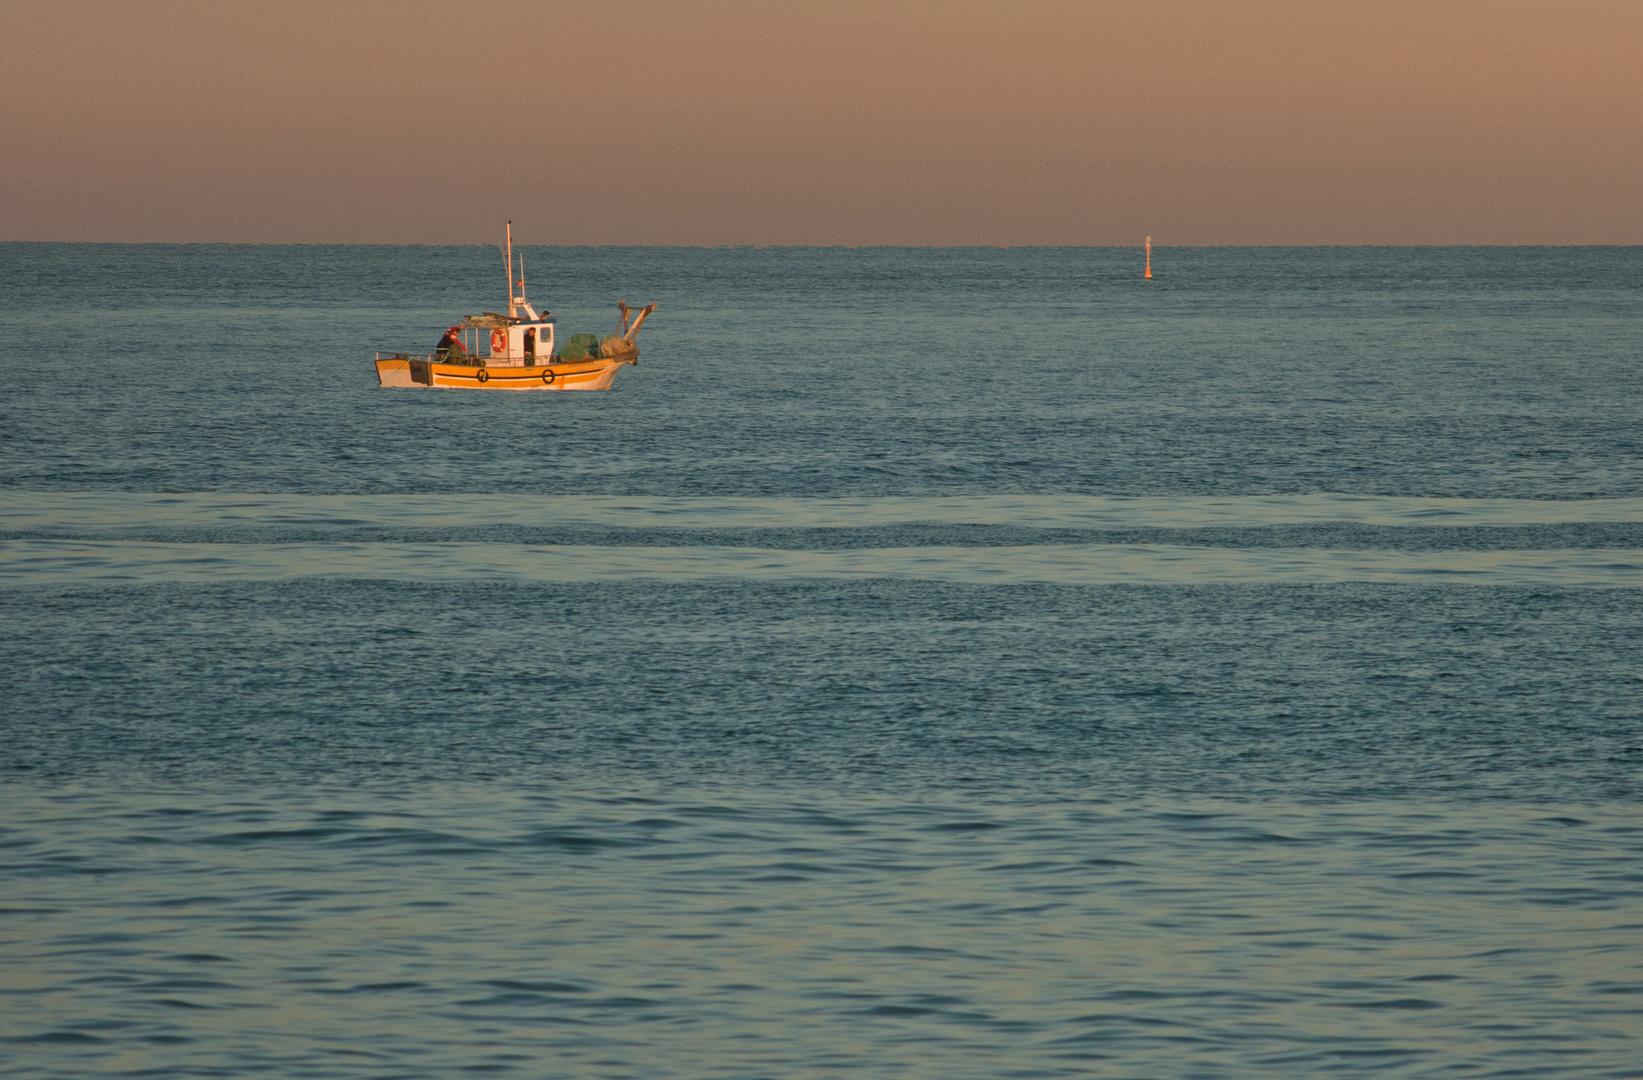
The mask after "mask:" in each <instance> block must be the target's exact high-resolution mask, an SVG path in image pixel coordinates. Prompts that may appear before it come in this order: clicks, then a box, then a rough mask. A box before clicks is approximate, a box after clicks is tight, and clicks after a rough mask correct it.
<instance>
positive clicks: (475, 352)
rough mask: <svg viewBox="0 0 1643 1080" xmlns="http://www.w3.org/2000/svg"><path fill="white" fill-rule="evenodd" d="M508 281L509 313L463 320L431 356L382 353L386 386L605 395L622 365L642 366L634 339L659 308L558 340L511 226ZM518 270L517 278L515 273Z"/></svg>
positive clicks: (380, 371) (627, 313) (381, 379)
mask: <svg viewBox="0 0 1643 1080" xmlns="http://www.w3.org/2000/svg"><path fill="white" fill-rule="evenodd" d="M503 260H504V263H503V265H504V267H505V268H506V270H507V275H508V303H507V314H505V315H504V314H501V313H498V312H495V311H487V312H485V313H483V314H480V315H467V316H464V317H463V319H462V322H461V323H459V324H458V325H456V326H452V327H451V328H450V329H448V330H446V331H445V336H444V337H442V338H440V340H439V345H438V347H437V348H436V349H435V350H434V351H433V352H430V353H410V352H380V351H379V352H378V353H377V354H376V367H377V382H378V383H380V384H381V385H383V386H429V387H433V386H456V387H466V388H468V389H470V390H606V389H609V388H610V384H611V380H613V379H615V378H616V372H617V370H618V369H619V368H621V367H622V365H624V364H634V365H637V364H638V363H639V346H638V345H636V344H634V339H635V338H636V337H638V335H639V328H640V327H641V326H643V325H644V323H645V319H646V318H648V317H649V316H650V313H651V312H653V311H655V310H656V305H655V304H647V305H645V306H644V307H642V308H638V309H637V310H636V309H634V308H632V307H630V306H629V305H628V304H626V303H620V304H617V305H616V309H617V311H618V312H620V313H621V319H620V321H619V322H618V323H617V325H616V332H615V333H614V334H610V335H607V336H606V337H604V338H602V339H601V338H600V337H599V336H598V335H596V334H572V335H571V336H570V337H569V338H567V339H566V340H565V341H563V342H560V341H559V340H558V338H557V337H556V327H555V325H554V318H553V313H552V312H550V311H545V310H544V311H541V312H538V311H537V310H536V308H534V307H532V306H531V302H530V300H528V299H527V298H526V296H525V256H523V255H520V256H519V261H518V263H517V264H516V263H515V262H514V254H513V222H511V221H510V222H508V228H507V234H506V240H505V242H504V244H503ZM516 271H517V272H516Z"/></svg>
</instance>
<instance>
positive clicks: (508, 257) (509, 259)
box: [502, 221, 519, 319]
mask: <svg viewBox="0 0 1643 1080" xmlns="http://www.w3.org/2000/svg"><path fill="white" fill-rule="evenodd" d="M502 261H503V263H504V265H506V267H507V270H508V318H510V319H511V318H513V317H514V316H516V315H518V314H519V312H518V309H517V308H516V307H515V306H514V302H513V222H511V221H510V222H508V244H507V250H506V251H505V252H503V255H502Z"/></svg>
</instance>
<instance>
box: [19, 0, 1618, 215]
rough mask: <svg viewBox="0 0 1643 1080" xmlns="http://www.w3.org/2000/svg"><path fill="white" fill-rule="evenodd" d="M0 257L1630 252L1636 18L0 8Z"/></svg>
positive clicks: (1226, 9) (1250, 1) (590, 8)
mask: <svg viewBox="0 0 1643 1080" xmlns="http://www.w3.org/2000/svg"><path fill="white" fill-rule="evenodd" d="M0 41H4V42H5V43H6V47H5V54H6V59H5V62H4V64H3V65H0V147H3V149H4V153H3V155H0V239H5V240H164V241H218V240H222V241H267V242H390V243H399V242H430V243H481V242H485V243H488V242H494V241H495V240H496V234H497V233H498V231H499V229H500V226H501V223H502V221H503V220H504V219H506V218H512V219H513V221H514V223H515V225H514V227H515V235H516V237H517V238H518V239H520V240H521V241H522V242H526V243H565V244H608V243H615V244H1000V245H1009V244H1135V243H1139V241H1140V240H1141V238H1142V237H1143V236H1145V235H1146V234H1148V233H1151V234H1152V235H1153V236H1154V238H1155V240H1156V241H1157V242H1158V243H1160V244H1181V245H1187V244H1406V243H1414V244H1423V243H1436V244H1452V243H1480V244H1491V243H1501V244H1559V243H1624V244H1637V243H1643V0H1538V2H1537V0H1415V2H1405V0H1363V2H1349V0H1086V2H1081V3H1074V2H1042V3H1035V2H1030V0H1016V2H1010V3H1003V2H997V3H995V2H983V0H945V2H939V3H937V2H930V3H926V2H897V0H870V2H861V3H858V2H855V0H810V2H808V3H777V2H757V0H722V2H703V3H690V2H685V0H680V2H671V3H652V2H632V3H622V2H609V0H602V2H598V3H581V2H565V3H544V2H532V0H471V2H458V0H443V2H426V3H424V2H417V0H392V2H388V0H382V2H376V0H324V2H313V3H309V2H299V0H267V2H260V3H251V2H244V3H236V2H231V0H218V2H187V0H146V2H145V0H118V2H80V0H49V2H33V0H0Z"/></svg>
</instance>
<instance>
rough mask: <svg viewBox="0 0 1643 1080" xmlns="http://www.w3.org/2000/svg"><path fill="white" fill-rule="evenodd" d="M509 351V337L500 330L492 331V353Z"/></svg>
mask: <svg viewBox="0 0 1643 1080" xmlns="http://www.w3.org/2000/svg"><path fill="white" fill-rule="evenodd" d="M507 351H508V335H507V334H505V333H503V332H502V331H500V330H492V331H491V352H493V353H505V352H507Z"/></svg>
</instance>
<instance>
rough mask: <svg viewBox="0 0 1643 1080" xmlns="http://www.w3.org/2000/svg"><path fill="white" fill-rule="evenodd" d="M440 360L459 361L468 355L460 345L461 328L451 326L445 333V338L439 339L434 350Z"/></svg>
mask: <svg viewBox="0 0 1643 1080" xmlns="http://www.w3.org/2000/svg"><path fill="white" fill-rule="evenodd" d="M434 352H436V353H438V354H439V358H440V359H441V360H446V361H459V360H461V359H463V358H464V357H466V356H467V355H468V350H467V349H466V348H465V347H463V344H462V327H460V326H453V327H451V328H450V329H449V330H447V331H445V336H444V337H442V338H440V339H439V344H438V345H437V346H436V347H435V348H434Z"/></svg>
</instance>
